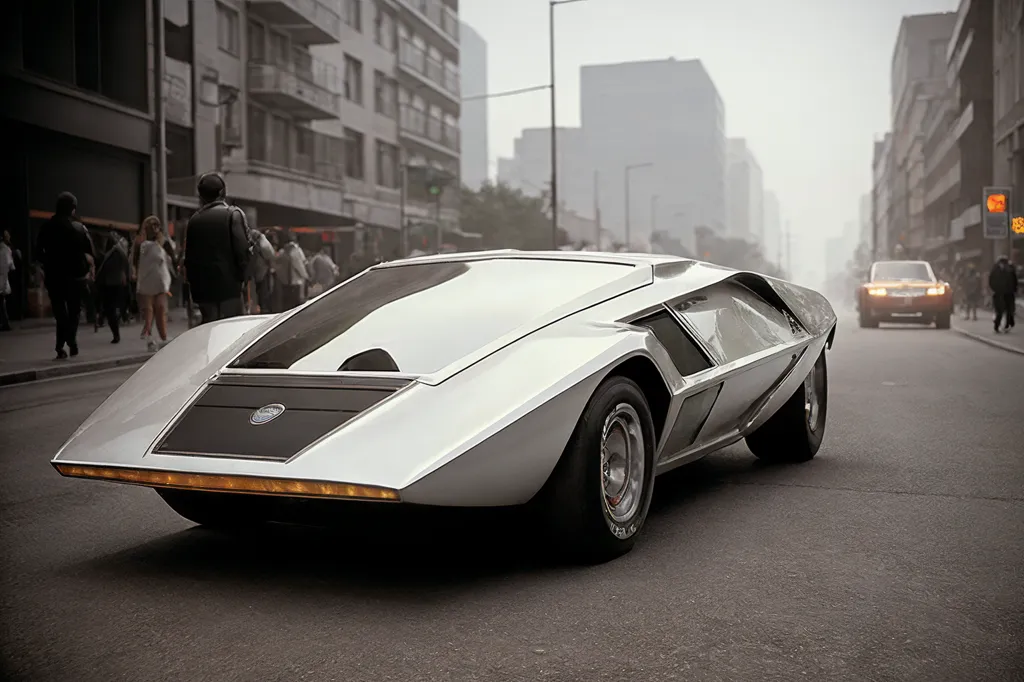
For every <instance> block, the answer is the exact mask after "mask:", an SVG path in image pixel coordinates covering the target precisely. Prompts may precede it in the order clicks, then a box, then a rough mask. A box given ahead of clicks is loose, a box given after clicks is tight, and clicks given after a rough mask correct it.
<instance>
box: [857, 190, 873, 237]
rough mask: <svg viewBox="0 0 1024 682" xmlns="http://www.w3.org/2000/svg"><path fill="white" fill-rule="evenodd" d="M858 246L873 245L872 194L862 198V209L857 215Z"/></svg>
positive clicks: (860, 208)
mask: <svg viewBox="0 0 1024 682" xmlns="http://www.w3.org/2000/svg"><path fill="white" fill-rule="evenodd" d="M857 244H858V245H860V244H863V245H865V246H868V245H869V244H871V193H870V192H868V193H867V194H864V195H862V196H861V198H860V207H859V210H858V214H857Z"/></svg>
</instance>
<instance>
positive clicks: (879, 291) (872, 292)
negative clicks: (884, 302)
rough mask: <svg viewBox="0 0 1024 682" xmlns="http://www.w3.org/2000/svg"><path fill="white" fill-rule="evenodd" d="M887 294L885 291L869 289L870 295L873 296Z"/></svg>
mask: <svg viewBox="0 0 1024 682" xmlns="http://www.w3.org/2000/svg"><path fill="white" fill-rule="evenodd" d="M887 293H889V292H887V291H886V290H885V289H868V294H869V295H871V296H885V295H886V294H887Z"/></svg>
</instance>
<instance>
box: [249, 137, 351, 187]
mask: <svg viewBox="0 0 1024 682" xmlns="http://www.w3.org/2000/svg"><path fill="white" fill-rule="evenodd" d="M253 142H254V144H251V145H250V148H249V162H250V164H251V165H252V166H254V167H257V168H260V169H261V171H262V172H263V173H268V172H269V174H271V175H274V174H278V175H283V176H285V177H288V176H294V175H301V176H305V177H308V178H311V179H315V180H321V181H323V182H326V183H330V184H332V185H342V184H343V183H344V178H343V174H342V169H343V168H344V162H343V159H344V153H345V140H343V139H341V138H338V137H332V136H330V135H324V134H323V133H318V132H315V131H313V130H310V129H308V128H302V127H298V126H296V127H293V128H291V129H290V130H289V131H288V136H287V139H284V140H278V139H275V138H274V137H273V136H272V135H262V136H260V138H259V139H258V140H253Z"/></svg>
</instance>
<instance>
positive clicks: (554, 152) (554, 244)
mask: <svg viewBox="0 0 1024 682" xmlns="http://www.w3.org/2000/svg"><path fill="white" fill-rule="evenodd" d="M556 4H557V3H556V2H555V0H549V2H548V31H549V35H548V47H549V48H550V54H549V59H550V65H549V66H550V69H551V248H552V249H554V250H557V249H558V132H557V131H558V128H557V118H556V115H555V5H556Z"/></svg>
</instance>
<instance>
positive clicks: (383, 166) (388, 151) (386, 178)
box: [377, 140, 398, 189]
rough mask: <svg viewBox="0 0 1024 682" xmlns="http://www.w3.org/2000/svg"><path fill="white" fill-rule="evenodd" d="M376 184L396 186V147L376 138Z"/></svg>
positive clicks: (390, 187)
mask: <svg viewBox="0 0 1024 682" xmlns="http://www.w3.org/2000/svg"><path fill="white" fill-rule="evenodd" d="M377 185H378V186H380V187H387V188H389V189H396V188H397V187H398V147H396V146H395V145H393V144H388V143H387V142H383V141H381V140H377Z"/></svg>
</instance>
